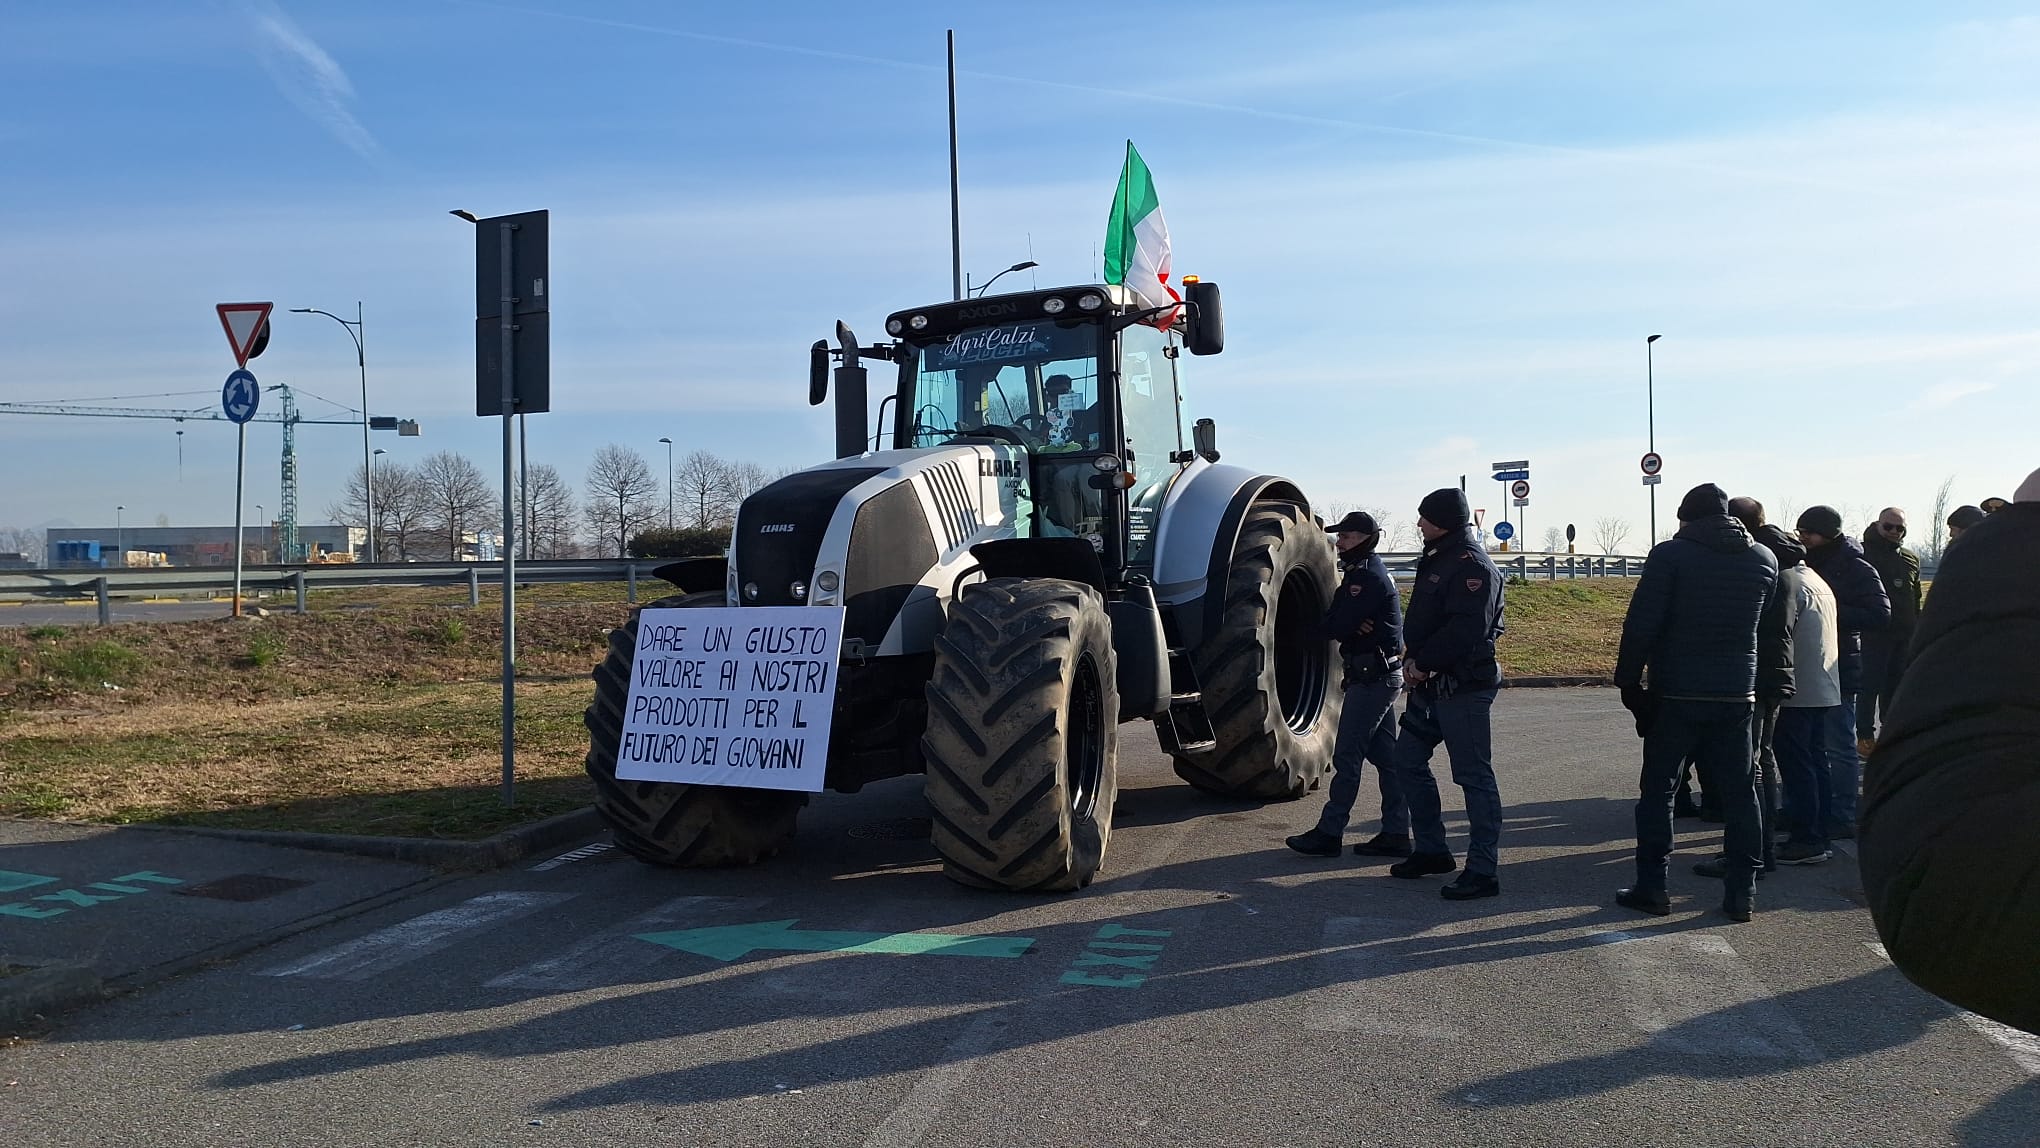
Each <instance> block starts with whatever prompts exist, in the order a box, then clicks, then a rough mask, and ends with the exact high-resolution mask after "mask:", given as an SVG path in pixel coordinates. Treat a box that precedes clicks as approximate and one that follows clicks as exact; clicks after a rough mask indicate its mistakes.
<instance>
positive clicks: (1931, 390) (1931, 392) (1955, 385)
mask: <svg viewBox="0 0 2040 1148" xmlns="http://www.w3.org/2000/svg"><path fill="white" fill-rule="evenodd" d="M1994 390H1997V384H1996V383H1976V382H1967V383H1965V382H1947V383H1935V384H1934V385H1933V386H1931V387H1928V388H1927V389H1926V392H1925V393H1924V394H1922V395H1920V397H1919V398H1917V399H1914V400H1913V401H1912V403H1911V404H1910V405H1909V406H1908V407H1907V409H1908V410H1913V411H1921V412H1925V411H1940V410H1946V409H1948V408H1949V407H1952V406H1954V405H1955V404H1956V403H1959V402H1961V401H1962V400H1963V399H1966V398H1971V397H1973V396H1976V395H1982V394H1988V393H1990V392H1991V391H1994Z"/></svg>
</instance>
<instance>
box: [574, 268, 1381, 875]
mask: <svg viewBox="0 0 2040 1148" xmlns="http://www.w3.org/2000/svg"><path fill="white" fill-rule="evenodd" d="M885 329H886V333H887V334H888V335H890V336H891V341H889V342H883V343H879V344H876V345H872V346H862V347H860V346H859V345H858V340H857V338H856V336H855V335H854V334H853V333H852V332H851V331H850V330H849V329H848V328H847V327H845V326H844V325H843V324H842V323H840V322H839V323H838V324H837V325H836V335H837V342H838V344H839V345H838V346H836V347H833V348H832V347H830V346H829V345H828V343H827V342H826V341H823V342H817V343H816V344H815V345H814V347H813V348H812V349H811V354H810V371H809V402H810V403H811V404H816V405H819V404H820V403H822V402H824V401H825V400H826V399H827V397H828V393H829V389H830V387H829V384H830V381H831V378H832V377H833V381H834V384H835V386H834V389H835V434H836V455H837V457H836V459H835V461H833V462H827V463H823V464H821V465H818V466H814V467H811V468H809V469H807V470H803V471H799V472H796V473H794V474H791V475H788V476H786V477H784V478H781V479H779V480H778V481H776V482H773V483H772V484H770V485H768V486H765V487H763V488H761V489H759V490H758V491H756V492H754V493H753V494H751V495H750V496H749V497H748V498H746V499H745V500H744V501H743V503H742V505H741V507H740V508H739V510H738V512H737V516H736V525H735V528H734V531H733V534H732V538H731V543H730V548H729V550H728V552H727V553H726V554H725V555H724V556H723V557H721V558H699V559H692V560H683V561H680V562H676V563H673V564H672V565H669V566H665V567H662V568H661V569H660V571H659V573H660V576H661V577H662V578H664V579H665V580H667V581H669V582H671V583H672V584H673V585H675V586H676V587H678V588H679V589H680V590H681V591H682V593H680V594H679V595H676V596H672V597H668V598H663V599H661V600H659V601H657V602H654V603H652V605H653V606H657V607H678V608H690V607H700V606H736V607H743V608H751V609H758V610H771V609H774V608H775V607H786V606H831V607H837V608H840V609H841V610H842V611H843V620H842V651H841V660H840V666H839V670H838V676H837V680H836V697H835V699H834V711H833V719H832V720H833V723H834V724H833V731H832V734H831V738H830V744H829V749H828V759H827V772H826V777H825V782H824V784H825V785H826V787H827V788H829V789H832V790H835V791H838V792H843V793H852V792H856V791H857V790H858V789H860V788H861V787H863V786H865V785H867V784H869V783H871V782H874V781H878V780H881V779H885V778H890V777H897V776H901V775H905V774H915V773H919V774H922V775H924V778H925V781H924V787H925V792H926V797H927V801H928V806H929V810H930V821H931V829H930V835H931V838H932V841H933V844H934V846H935V849H936V850H937V851H938V852H939V853H940V855H941V857H942V860H943V869H944V872H946V873H947V874H948V875H949V876H950V877H951V878H953V879H954V880H956V881H959V882H961V883H963V884H966V885H971V886H977V887H982V888H990V889H1004V890H1022V891H1042V892H1060V891H1068V890H1074V889H1079V888H1082V887H1083V886H1085V885H1087V884H1089V883H1090V881H1091V880H1092V878H1093V877H1094V876H1095V875H1096V874H1097V873H1098V872H1099V869H1100V866H1101V865H1102V864H1103V862H1104V858H1105V854H1106V850H1107V846H1108V845H1109V843H1110V841H1111V836H1112V816H1113V804H1114V799H1115V795H1116V793H1117V789H1118V782H1117V776H1118V775H1117V764H1118V756H1119V754H1118V749H1119V727H1120V726H1121V725H1122V724H1124V723H1128V722H1134V721H1147V722H1151V723H1152V724H1153V726H1154V730H1155V734H1156V737H1157V738H1158V740H1159V741H1160V744H1161V748H1162V750H1163V751H1164V752H1166V753H1167V754H1168V755H1169V756H1170V757H1171V758H1172V759H1173V762H1174V767H1175V770H1176V773H1177V774H1178V775H1179V776H1181V777H1182V779H1183V780H1184V781H1186V782H1188V783H1189V784H1190V785H1192V786H1194V787H1196V788H1197V789H1200V790H1203V791H1206V792H1209V793H1212V794H1217V795H1223V796H1226V797H1230V798H1250V799H1265V800H1287V799H1294V798H1297V797H1300V796H1302V795H1303V794H1304V793H1305V792H1306V791H1307V790H1309V789H1311V788H1314V787H1315V786H1316V785H1317V784H1318V782H1319V781H1320V780H1321V778H1322V777H1323V775H1324V774H1325V772H1326V771H1327V770H1328V769H1329V767H1330V761H1331V753H1332V743H1333V735H1334V731H1335V730H1336V729H1337V727H1338V719H1339V705H1340V701H1341V693H1340V690H1339V681H1338V677H1339V675H1338V673H1337V669H1338V661H1337V657H1336V655H1335V653H1334V651H1333V648H1332V644H1331V643H1330V642H1329V641H1328V640H1327V639H1326V638H1325V636H1324V635H1323V633H1322V632H1321V629H1320V622H1321V619H1322V617H1323V614H1324V611H1325V608H1326V606H1327V604H1328V603H1329V602H1330V599H1331V595H1332V594H1333V592H1334V591H1335V589H1336V587H1337V582H1338V577H1337V570H1336V564H1335V562H1334V559H1333V554H1332V550H1331V547H1330V546H1329V544H1328V540H1327V539H1326V537H1325V535H1324V533H1323V530H1322V527H1321V525H1319V523H1318V522H1317V520H1315V519H1314V518H1313V516H1312V514H1311V510H1310V504H1309V501H1308V500H1307V499H1306V498H1305V496H1304V494H1303V491H1302V490H1300V489H1299V488H1298V486H1297V484H1295V483H1294V482H1291V481H1289V480H1287V479H1284V478H1280V477H1277V476H1274V475H1271V474H1266V473H1262V472H1260V471H1257V470H1254V469H1251V468H1247V467H1242V466H1238V465H1235V464H1232V463H1221V462H1220V461H1219V452H1218V449H1217V445H1216V437H1217V436H1216V430H1215V427H1214V424H1213V422H1212V420H1210V419H1198V420H1196V422H1195V423H1186V420H1185V415H1184V402H1183V397H1182V394H1183V392H1182V373H1183V372H1182V367H1183V365H1184V361H1183V353H1184V352H1186V351H1187V352H1188V353H1189V354H1191V355H1198V356H1201V355H1212V354H1217V353H1219V352H1221V351H1222V350H1224V347H1225V330H1224V317H1223V311H1222V308H1221V305H1220V299H1219V291H1218V286H1217V284H1215V283H1210V282H1202V281H1198V280H1196V279H1195V278H1194V277H1192V278H1186V279H1184V281H1183V298H1182V301H1181V302H1180V303H1174V304H1171V305H1169V306H1166V307H1152V306H1149V305H1148V304H1147V301H1146V300H1144V299H1143V298H1142V297H1141V296H1140V295H1139V294H1137V293H1135V292H1133V291H1131V290H1129V289H1128V288H1126V287H1124V286H1121V285H1115V284H1092V285H1085V286H1076V287H1060V288H1053V289H1049V290H1030V291H1024V292H1014V293H1009V294H1004V295H996V296H990V297H977V298H965V299H957V300H952V301H949V302H943V303H937V304H933V305H930V306H926V307H916V308H913V309H910V310H906V311H898V312H895V313H893V314H892V315H890V316H888V317H887V319H886V321H885ZM832 362H833V363H834V368H833V371H832V370H831V364H832ZM866 362H874V363H889V364H891V365H892V367H893V368H894V371H895V379H896V381H895V383H894V386H893V392H892V393H891V394H890V395H887V396H885V398H884V399H883V400H882V401H881V402H880V404H879V408H878V415H877V419H878V423H879V430H878V433H877V434H875V435H874V434H872V433H871V428H870V427H869V426H868V424H867V419H868V418H869V417H870V416H869V411H870V407H869V401H870V398H869V394H868V385H867V379H868V375H869V371H870V370H871V368H869V367H867V366H865V363H866ZM888 412H889V414H890V421H889V422H888ZM888 434H889V436H890V438H891V449H875V448H877V447H878V446H880V445H881V444H882V443H883V440H884V439H885V438H886V437H887V436H888ZM637 633H638V620H637V617H636V616H635V615H633V617H632V618H631V620H630V621H629V622H628V623H627V624H625V625H624V626H622V627H620V628H618V629H616V630H615V631H613V632H612V633H611V634H610V636H609V650H608V654H607V657H606V658H605V660H604V661H603V663H602V665H601V666H600V667H599V668H598V669H597V670H596V672H595V683H596V689H595V699H594V702H593V704H592V705H591V706H590V707H589V709H588V711H587V715H586V720H587V725H588V729H589V732H590V748H589V753H588V761H587V766H588V772H589V774H590V775H591V776H592V777H593V779H594V781H595V785H596V790H597V795H598V796H597V808H598V809H600V810H601V812H602V814H603V815H604V817H605V819H606V820H607V822H608V824H609V825H610V827H611V828H612V829H613V831H614V836H615V841H616V843H617V845H618V846H619V847H621V848H622V849H624V850H626V851H628V852H629V853H631V854H633V855H635V856H636V857H638V858H640V859H642V860H644V861H648V862H653V863H656V864H663V865H677V866H716V865H745V864H750V863H753V862H757V861H759V860H761V859H763V858H766V857H769V856H771V855H772V854H774V853H775V852H777V851H778V850H780V849H781V848H782V847H784V846H785V845H786V844H787V842H788V841H789V840H790V839H791V838H792V836H793V833H794V823H795V819H796V817H797V816H798V814H799V812H800V809H801V808H802V806H803V805H805V804H806V802H807V800H808V795H807V794H805V793H795V792H784V791H780V790H772V789H758V788H744V787H738V786H718V785H689V784H679V783H672V782H653V781H631V780H620V779H619V778H618V777H617V776H616V756H617V747H618V744H619V738H620V734H621V730H622V726H623V724H624V707H625V701H626V698H627V696H628V693H629V683H630V673H631V666H632V658H633V654H634V651H635V648H636V642H637Z"/></svg>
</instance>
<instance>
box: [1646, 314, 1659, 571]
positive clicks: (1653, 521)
mask: <svg viewBox="0 0 2040 1148" xmlns="http://www.w3.org/2000/svg"><path fill="white" fill-rule="evenodd" d="M1662 338H1664V336H1663V335H1652V336H1650V337H1648V338H1646V339H1644V341H1643V401H1644V412H1645V413H1644V417H1645V419H1647V420H1648V433H1649V435H1650V453H1652V454H1656V453H1657V384H1656V381H1655V380H1654V379H1653V377H1652V370H1651V366H1652V364H1651V344H1652V343H1655V342H1657V341H1658V340H1659V339H1662ZM1657 488H1658V484H1657V483H1654V482H1653V483H1651V484H1650V546H1656V545H1657ZM1650 546H1646V547H1644V552H1645V553H1646V554H1647V553H1649V552H1650Z"/></svg>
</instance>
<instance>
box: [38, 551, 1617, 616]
mask: <svg viewBox="0 0 2040 1148" xmlns="http://www.w3.org/2000/svg"><path fill="white" fill-rule="evenodd" d="M1421 557H1422V555H1420V554H1416V553H1410V552H1399V553H1384V554H1382V556H1381V559H1382V561H1383V562H1384V563H1385V564H1386V565H1387V566H1388V569H1389V573H1390V574H1391V575H1392V576H1394V577H1396V578H1399V579H1401V580H1403V581H1408V580H1409V579H1411V578H1414V577H1415V576H1416V566H1417V560H1418V559H1419V558H1421ZM1490 557H1492V558H1493V559H1494V560H1495V566H1496V568H1498V569H1499V570H1501V572H1502V573H1503V574H1505V575H1513V576H1515V577H1518V578H1522V579H1525V580H1528V579H1530V578H1534V577H1538V576H1540V575H1541V576H1542V577H1544V578H1547V579H1549V580H1551V581H1557V580H1558V579H1560V578H1630V577H1634V576H1635V575H1636V574H1637V573H1638V572H1639V571H1641V570H1642V568H1643V559H1641V558H1638V557H1634V556H1631V555H1626V554H1608V555H1600V554H1492V555H1490ZM671 561H673V559H670V558H566V559H551V560H542V561H531V562H519V563H518V564H517V574H516V577H517V582H518V584H519V585H525V584H531V583H555V584H558V583H575V582H622V583H624V584H625V585H626V586H627V587H628V592H627V595H626V598H627V600H628V601H631V602H636V601H637V584H638V580H639V579H640V578H647V577H651V576H652V571H654V570H656V569H658V568H659V567H661V566H663V565H665V564H666V563H668V562H671ZM502 582H503V566H502V564H501V563H498V562H383V563H376V564H373V565H371V564H367V563H361V564H337V565H332V566H253V567H248V568H246V569H244V570H243V571H242V573H241V591H242V593H243V594H244V595H245V594H248V593H251V592H253V593H260V592H262V591H265V590H273V591H277V592H279V593H280V592H286V591H287V592H290V593H291V594H293V595H294V596H295V598H296V600H297V602H296V604H297V612H298V613H300V614H302V613H304V612H305V594H306V593H307V592H309V591H311V590H340V589H356V588H360V587H364V586H460V585H465V586H466V587H467V588H468V602H469V603H470V604H471V605H472V604H479V603H480V601H481V594H482V586H483V585H485V584H487V585H495V586H500V585H502ZM233 589H234V576H233V573H232V571H230V570H228V569H227V568H225V567H216V566H151V567H145V568H144V567H136V568H132V569H119V568H116V569H111V570H95V569H89V568H88V569H81V570H13V571H0V599H8V598H83V597H89V598H93V599H95V600H96V601H97V602H98V605H99V622H100V624H101V625H107V624H110V623H111V622H112V621H113V599H114V598H116V597H132V596H135V595H138V594H139V595H147V594H162V593H168V592H172V591H194V590H203V591H206V592H208V593H227V594H231V593H233Z"/></svg>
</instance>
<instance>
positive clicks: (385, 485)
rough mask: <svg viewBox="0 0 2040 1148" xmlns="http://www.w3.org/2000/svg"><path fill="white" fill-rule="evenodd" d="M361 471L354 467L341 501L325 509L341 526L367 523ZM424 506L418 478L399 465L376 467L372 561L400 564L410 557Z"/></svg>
mask: <svg viewBox="0 0 2040 1148" xmlns="http://www.w3.org/2000/svg"><path fill="white" fill-rule="evenodd" d="M362 494H363V491H362V481H361V468H360V467H358V466H357V467H355V468H354V471H353V473H351V474H349V475H348V476H347V484H346V485H345V486H344V487H342V488H341V492H340V501H338V502H336V503H333V504H332V505H330V506H328V507H327V508H326V516H327V517H328V518H331V519H332V520H333V521H334V522H337V523H339V524H340V525H342V526H352V527H356V528H359V527H361V526H363V525H365V524H366V521H367V506H366V504H365V500H364V499H363V497H362ZM424 513H425V505H424V500H423V498H422V497H420V488H419V481H418V475H417V474H416V473H415V472H413V471H412V470H411V469H410V468H409V467H406V466H403V465H402V464H400V463H394V462H385V463H380V464H378V465H377V466H376V468H375V548H376V553H375V554H373V555H370V556H369V558H368V560H369V561H371V562H401V561H403V560H404V559H406V558H408V557H409V556H410V555H409V554H408V552H407V551H408V548H409V545H410V542H411V538H412V536H413V535H414V534H416V533H417V532H418V530H419V527H420V525H421V522H422V520H423V518H424Z"/></svg>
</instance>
